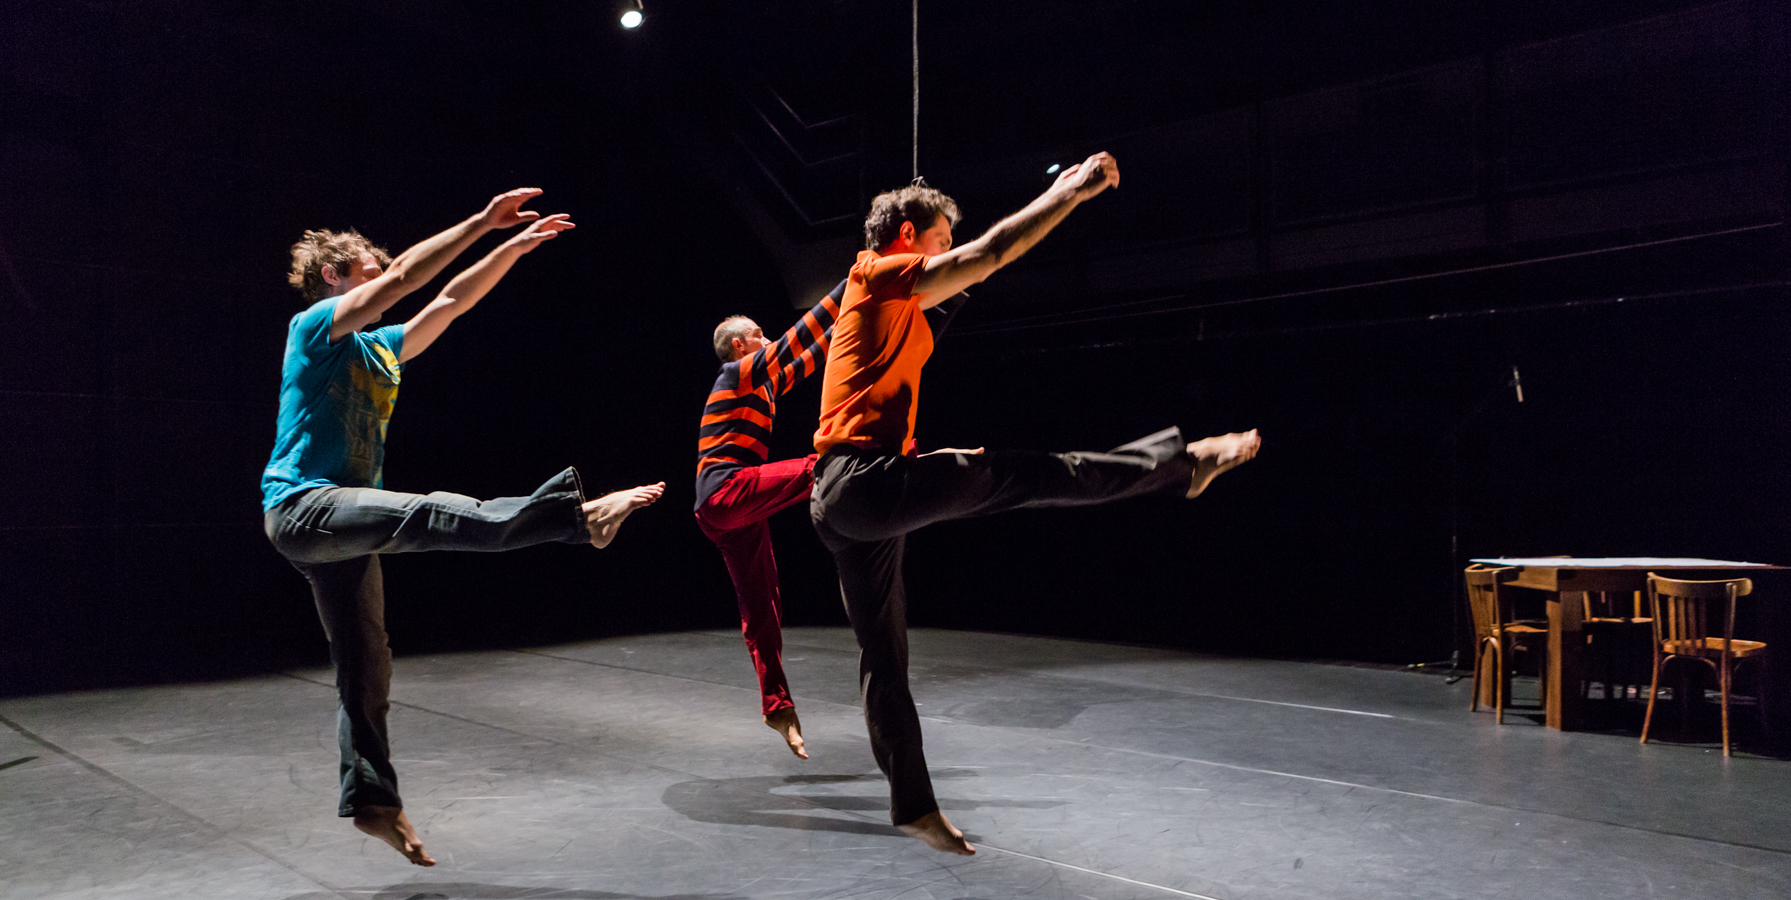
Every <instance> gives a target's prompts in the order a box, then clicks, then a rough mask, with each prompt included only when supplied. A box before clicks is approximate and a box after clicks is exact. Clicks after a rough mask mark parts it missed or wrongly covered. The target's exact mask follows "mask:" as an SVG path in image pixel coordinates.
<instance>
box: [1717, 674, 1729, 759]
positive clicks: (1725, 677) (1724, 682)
mask: <svg viewBox="0 0 1791 900" xmlns="http://www.w3.org/2000/svg"><path fill="white" fill-rule="evenodd" d="M1723 662H1724V663H1727V662H1728V660H1727V659H1724V660H1723ZM1717 677H1718V679H1719V681H1720V687H1719V691H1720V692H1721V693H1722V697H1723V758H1725V759H1727V758H1728V756H1729V667H1728V666H1727V665H1724V666H1723V667H1722V671H1721V672H1718V673H1717Z"/></svg>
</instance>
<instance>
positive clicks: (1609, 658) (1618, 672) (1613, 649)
mask: <svg viewBox="0 0 1791 900" xmlns="http://www.w3.org/2000/svg"><path fill="white" fill-rule="evenodd" d="M1641 594H1642V592H1641V591H1634V592H1631V591H1587V592H1585V593H1583V594H1581V596H1582V597H1583V598H1584V599H1583V600H1582V601H1581V603H1582V604H1583V606H1582V607H1581V616H1580V630H1581V631H1582V632H1584V633H1585V635H1586V649H1587V650H1588V651H1590V663H1591V665H1589V666H1588V669H1587V673H1586V674H1587V675H1588V676H1590V675H1591V674H1592V668H1593V667H1595V666H1597V665H1598V664H1599V663H1603V669H1604V677H1603V682H1602V683H1603V684H1604V699H1605V702H1606V703H1607V704H1611V703H1615V702H1616V701H1617V700H1619V699H1621V698H1623V697H1626V696H1628V694H1629V687H1630V686H1631V685H1636V684H1637V682H1636V681H1633V680H1631V676H1632V675H1634V674H1637V672H1636V670H1637V669H1638V668H1639V663H1640V661H1641V660H1640V656H1641V654H1642V653H1644V652H1646V651H1645V649H1644V648H1645V647H1646V646H1647V643H1648V623H1649V622H1651V621H1653V620H1652V619H1650V618H1648V617H1647V616H1645V615H1642V609H1641V606H1642V598H1641ZM1580 690H1581V696H1582V697H1586V698H1588V699H1590V698H1591V696H1592V679H1591V678H1590V677H1588V678H1587V679H1586V680H1585V681H1584V683H1583V684H1582V686H1581V689H1580Z"/></svg>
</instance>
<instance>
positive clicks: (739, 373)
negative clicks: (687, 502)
mask: <svg viewBox="0 0 1791 900" xmlns="http://www.w3.org/2000/svg"><path fill="white" fill-rule="evenodd" d="M845 290H846V283H845V282H844V281H842V282H840V283H839V287H836V288H834V289H833V292H832V293H830V294H828V295H827V296H826V297H824V298H822V299H821V302H820V303H817V304H815V305H814V307H813V308H812V309H810V310H809V311H808V312H805V313H803V314H802V318H801V319H798V320H797V322H796V324H795V325H793V326H791V328H790V330H789V331H786V332H784V334H783V336H782V337H780V338H778V339H777V342H776V343H773V344H769V345H767V346H765V347H763V348H761V349H759V350H758V351H757V352H755V353H752V354H750V355H748V356H743V357H741V358H740V359H737V360H734V361H733V362H726V363H722V365H721V372H720V373H719V374H717V375H716V376H715V387H713V388H711V389H710V391H709V400H708V402H706V403H704V404H703V424H702V427H701V429H700V430H699V431H698V432H697V476H696V506H697V508H698V509H701V508H702V506H703V504H704V503H706V502H708V500H709V495H711V494H713V493H715V490H716V489H717V488H719V487H721V485H722V483H723V482H725V481H727V479H728V476H729V475H730V474H732V473H733V471H734V470H735V469H738V468H741V467H743V466H762V465H764V464H765V463H766V462H767V461H769V454H770V452H771V450H770V443H771V427H772V425H773V424H774V423H775V422H776V420H777V398H778V397H781V396H783V395H784V394H785V393H786V392H788V391H789V390H790V389H791V388H793V387H795V386H796V385H798V384H800V383H802V380H803V379H805V378H807V377H809V376H810V375H813V374H815V373H817V372H820V371H821V367H822V366H823V365H825V364H826V362H827V344H828V341H829V339H830V338H831V337H832V334H833V321H834V319H835V318H836V317H837V316H838V315H839V304H840V298H841V297H844V296H845Z"/></svg>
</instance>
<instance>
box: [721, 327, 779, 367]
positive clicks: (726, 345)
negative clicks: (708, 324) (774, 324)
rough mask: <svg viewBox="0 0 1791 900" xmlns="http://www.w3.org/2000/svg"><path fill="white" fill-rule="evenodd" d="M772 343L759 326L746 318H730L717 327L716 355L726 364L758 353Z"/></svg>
mask: <svg viewBox="0 0 1791 900" xmlns="http://www.w3.org/2000/svg"><path fill="white" fill-rule="evenodd" d="M770 343H771V342H770V341H769V340H766V338H765V332H764V331H762V330H761V329H760V328H759V324H758V323H757V322H754V321H753V320H751V319H749V318H747V317H745V316H728V317H727V318H725V319H722V320H721V324H720V325H717V326H715V355H716V356H719V357H721V361H722V362H724V363H725V362H733V361H734V360H736V359H739V358H741V357H743V356H746V355H748V354H752V353H757V352H759V348H761V347H765V346H768V345H770Z"/></svg>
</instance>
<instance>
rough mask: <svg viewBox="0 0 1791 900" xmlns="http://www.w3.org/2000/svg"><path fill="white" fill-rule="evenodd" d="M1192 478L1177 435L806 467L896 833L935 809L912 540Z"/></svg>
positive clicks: (833, 455) (812, 510) (845, 456)
mask: <svg viewBox="0 0 1791 900" xmlns="http://www.w3.org/2000/svg"><path fill="white" fill-rule="evenodd" d="M1192 476H1193V462H1192V461H1191V460H1189V459H1188V455H1187V443H1186V442H1185V441H1183V440H1182V436H1181V431H1180V430H1179V429H1175V428H1170V429H1166V430H1164V431H1159V432H1157V433H1156V434H1153V435H1151V436H1149V437H1147V438H1143V439H1141V440H1137V441H1133V442H1132V443H1130V444H1126V445H1125V446H1123V447H1117V448H1115V449H1113V450H1110V451H1108V452H1106V453H1034V452H1020V451H1000V452H990V453H983V454H968V453H939V454H934V455H931V456H918V457H915V456H888V455H881V454H877V453H870V452H865V451H862V450H857V449H854V448H850V447H846V446H844V445H840V446H835V447H833V448H831V449H829V450H828V452H827V454H826V455H825V456H823V457H821V461H820V462H819V463H818V464H816V466H815V487H814V493H813V495H812V496H811V497H810V498H809V518H810V519H811V520H812V521H813V522H814V523H815V531H816V532H817V533H818V534H819V535H820V537H821V543H823V544H825V545H826V546H827V549H828V550H830V551H832V552H833V559H834V564H835V565H836V566H837V567H838V569H839V576H840V593H841V594H842V595H843V596H844V598H845V603H846V615H847V617H848V618H850V619H851V620H852V631H853V633H854V634H856V635H857V637H858V648H859V657H858V689H859V693H860V695H861V696H862V698H863V700H864V717H865V725H866V727H867V728H868V730H869V731H870V737H871V752H872V754H874V755H875V756H876V758H877V766H878V767H879V768H881V769H882V770H883V774H884V775H885V776H887V777H888V778H889V789H890V818H891V820H892V821H893V822H895V823H896V824H898V825H905V824H907V823H909V822H912V821H914V820H915V819H918V818H920V817H921V816H924V815H927V814H928V813H931V812H933V811H935V810H937V809H938V808H939V804H938V802H937V801H936V800H935V799H934V797H933V782H932V779H931V778H930V777H929V776H928V775H927V761H926V755H925V754H924V753H923V752H922V750H921V736H920V715H919V714H918V713H917V712H916V711H915V709H914V697H913V696H912V695H911V694H909V692H908V619H907V605H908V600H907V595H906V593H905V592H904V590H903V587H902V552H903V545H904V542H905V537H906V535H907V534H908V532H910V531H914V530H916V529H919V528H922V527H924V526H926V525H929V524H932V523H934V522H944V521H948V520H951V519H966V518H970V517H972V516H983V515H988V514H990V513H997V512H1001V511H1003V510H1009V509H1038V508H1043V507H1057V506H1093V505H1096V504H1100V503H1108V502H1111V501H1114V500H1122V499H1125V498H1127V497H1137V496H1141V495H1144V494H1154V493H1159V492H1167V491H1172V490H1175V491H1181V490H1186V489H1187V486H1188V482H1189V479H1190V478H1191V477H1192Z"/></svg>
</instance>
